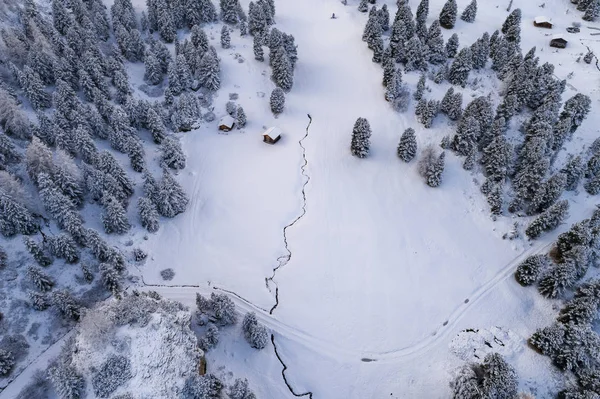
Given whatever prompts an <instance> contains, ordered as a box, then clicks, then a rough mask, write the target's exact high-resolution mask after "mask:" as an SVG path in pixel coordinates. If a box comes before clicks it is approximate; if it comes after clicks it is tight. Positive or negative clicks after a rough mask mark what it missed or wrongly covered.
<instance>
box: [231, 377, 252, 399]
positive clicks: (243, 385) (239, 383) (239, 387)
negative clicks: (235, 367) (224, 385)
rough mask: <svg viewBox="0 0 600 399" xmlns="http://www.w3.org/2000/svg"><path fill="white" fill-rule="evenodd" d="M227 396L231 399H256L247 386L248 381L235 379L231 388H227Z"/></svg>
mask: <svg viewBox="0 0 600 399" xmlns="http://www.w3.org/2000/svg"><path fill="white" fill-rule="evenodd" d="M227 394H228V395H229V397H230V398H231V399H256V395H255V394H254V392H252V390H250V387H249V386H248V380H247V379H246V378H244V379H243V380H242V379H241V378H236V380H235V382H234V383H233V385H232V386H230V387H229V390H228V391H227Z"/></svg>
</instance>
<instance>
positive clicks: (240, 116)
mask: <svg viewBox="0 0 600 399" xmlns="http://www.w3.org/2000/svg"><path fill="white" fill-rule="evenodd" d="M246 122H247V120H246V112H245V111H244V108H242V107H238V109H237V117H236V120H235V124H236V126H237V128H238V129H241V128H243V127H244V126H246Z"/></svg>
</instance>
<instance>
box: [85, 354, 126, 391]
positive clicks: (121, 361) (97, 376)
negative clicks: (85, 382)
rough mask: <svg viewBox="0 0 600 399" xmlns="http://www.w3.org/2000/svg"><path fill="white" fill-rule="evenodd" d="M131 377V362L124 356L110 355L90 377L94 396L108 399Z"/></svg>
mask: <svg viewBox="0 0 600 399" xmlns="http://www.w3.org/2000/svg"><path fill="white" fill-rule="evenodd" d="M131 377H132V374H131V361H130V360H129V359H128V358H126V357H125V356H121V355H114V354H113V355H110V356H109V357H108V358H107V359H106V360H105V361H104V362H103V363H102V365H101V366H100V367H99V368H98V370H96V371H95V372H94V373H93V374H92V376H91V380H92V387H93V389H94V395H96V397H98V398H108V397H109V396H110V395H111V394H112V393H113V392H114V391H115V390H116V389H117V388H118V387H119V386H121V385H123V384H124V383H126V382H127V381H128V380H129V379H131Z"/></svg>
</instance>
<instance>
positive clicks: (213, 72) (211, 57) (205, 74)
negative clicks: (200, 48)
mask: <svg viewBox="0 0 600 399" xmlns="http://www.w3.org/2000/svg"><path fill="white" fill-rule="evenodd" d="M220 74H221V68H220V66H219V61H218V59H217V58H216V56H215V53H214V52H213V51H207V52H206V54H204V56H203V57H202V60H201V61H200V68H199V80H200V84H201V85H202V86H203V87H205V88H207V89H208V90H210V91H217V90H219V88H220V87H221V76H220Z"/></svg>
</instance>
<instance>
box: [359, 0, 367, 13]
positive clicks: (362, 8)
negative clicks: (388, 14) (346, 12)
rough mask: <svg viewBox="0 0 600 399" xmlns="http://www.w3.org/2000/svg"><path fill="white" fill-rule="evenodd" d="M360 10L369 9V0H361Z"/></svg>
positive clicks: (365, 10)
mask: <svg viewBox="0 0 600 399" xmlns="http://www.w3.org/2000/svg"><path fill="white" fill-rule="evenodd" d="M358 11H360V12H367V11H369V4H368V3H367V0H360V3H359V4H358Z"/></svg>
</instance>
